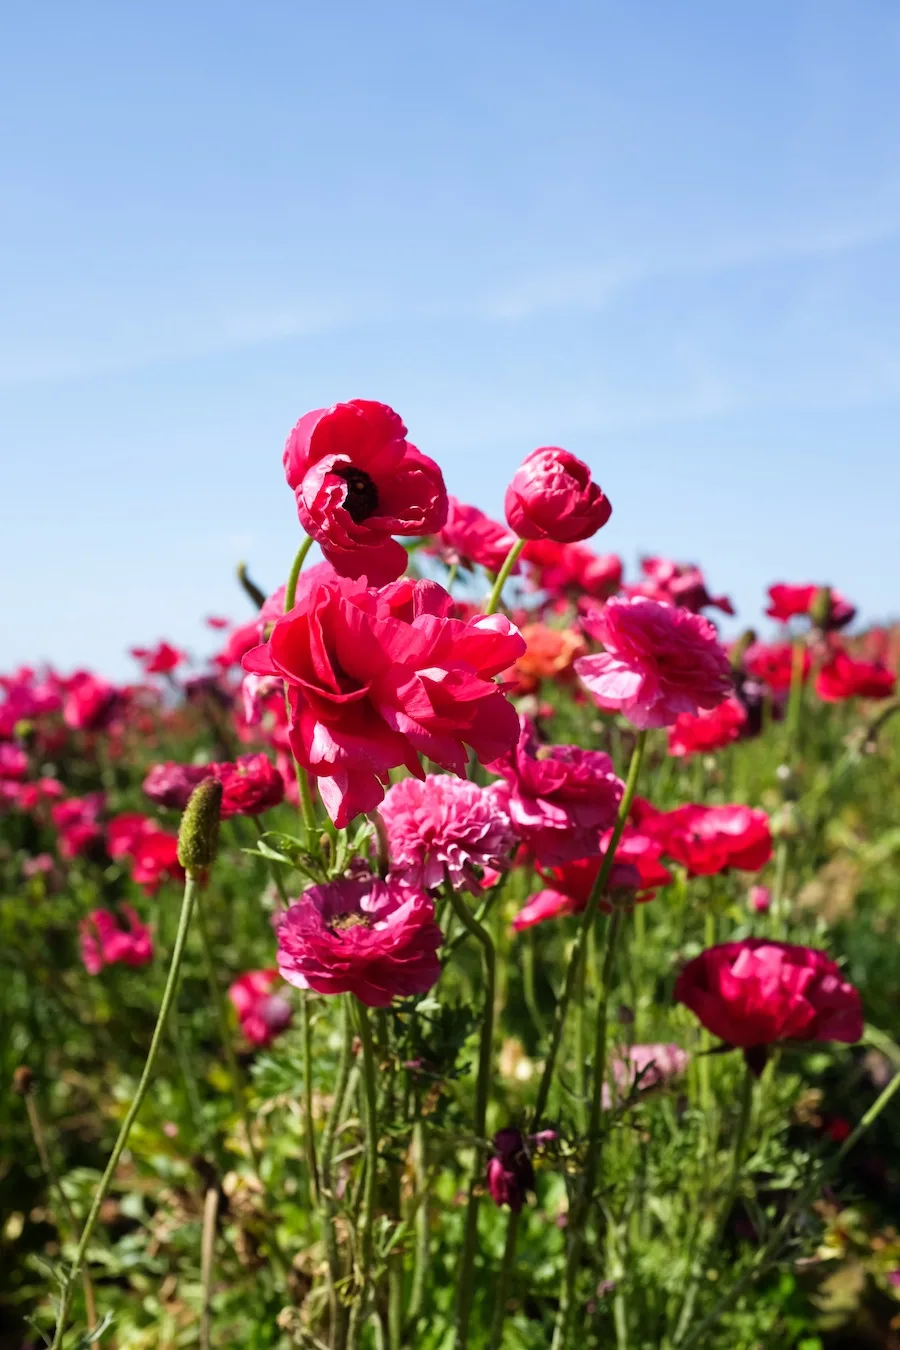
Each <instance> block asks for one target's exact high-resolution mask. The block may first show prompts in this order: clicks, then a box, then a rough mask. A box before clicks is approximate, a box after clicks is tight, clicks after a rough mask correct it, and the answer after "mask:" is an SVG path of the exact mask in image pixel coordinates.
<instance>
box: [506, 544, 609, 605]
mask: <svg viewBox="0 0 900 1350" xmlns="http://www.w3.org/2000/svg"><path fill="white" fill-rule="evenodd" d="M522 557H523V558H524V560H525V562H526V563H527V564H529V567H530V569H531V572H532V585H533V586H534V587H535V588H536V589H538V590H541V591H548V592H549V593H550V595H552V596H553V597H554V598H556V599H560V600H568V599H569V598H570V597H571V596H572V595H576V596H577V597H578V598H579V599H582V598H590V599H594V600H608V599H609V597H610V596H611V595H615V593H616V591H617V590H618V589H619V587H620V586H621V584H622V559H621V558H619V557H617V556H616V554H615V553H601V554H597V553H592V552H591V550H590V549H589V548H584V547H583V545H581V544H557V543H556V542H555V541H554V540H553V539H530V540H529V541H528V543H527V544H526V545H525V548H524V550H523V552H522Z"/></svg>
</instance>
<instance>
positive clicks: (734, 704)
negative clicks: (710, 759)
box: [669, 695, 747, 758]
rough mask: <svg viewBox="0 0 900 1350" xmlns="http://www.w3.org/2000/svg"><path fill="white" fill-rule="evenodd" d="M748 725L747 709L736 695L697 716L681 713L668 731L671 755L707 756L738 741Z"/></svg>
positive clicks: (687, 756)
mask: <svg viewBox="0 0 900 1350" xmlns="http://www.w3.org/2000/svg"><path fill="white" fill-rule="evenodd" d="M746 725H747V710H746V708H745V707H744V705H743V703H741V701H740V699H739V698H737V697H736V696H735V695H732V696H731V697H730V698H726V699H725V700H724V702H722V703H720V704H719V706H718V707H717V708H710V709H709V711H708V712H701V713H698V714H697V715H696V716H694V715H693V714H691V713H680V714H679V715H678V717H676V719H675V721H674V723H673V725H672V726H671V727H670V728H669V754H670V755H677V756H679V757H682V758H689V757H690V756H691V755H708V754H710V753H711V752H712V751H714V750H721V749H722V748H723V747H724V746H726V745H731V744H732V742H733V741H736V740H738V739H739V737H740V736H741V733H742V732H743V730H744V728H745V727H746Z"/></svg>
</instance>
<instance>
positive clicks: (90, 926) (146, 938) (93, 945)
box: [81, 905, 153, 975]
mask: <svg viewBox="0 0 900 1350" xmlns="http://www.w3.org/2000/svg"><path fill="white" fill-rule="evenodd" d="M121 914H122V915H124V917H125V918H126V919H127V921H128V926H127V927H124V928H123V927H120V925H119V921H118V918H117V916H116V915H114V914H110V912H109V910H106V909H95V910H93V911H92V913H90V914H89V915H88V916H87V918H86V919H82V921H81V959H82V961H83V962H84V965H85V969H86V970H87V973H88V974H89V975H99V973H100V971H101V970H102V969H103V967H104V966H112V965H116V964H117V963H121V964H122V965H125V966H145V965H146V964H147V963H148V961H152V960H153V939H152V937H151V936H150V930H149V928H147V927H146V926H145V925H144V924H142V923H141V921H140V919H139V918H138V916H137V914H136V913H135V911H134V909H133V908H132V907H131V905H122V906H121Z"/></svg>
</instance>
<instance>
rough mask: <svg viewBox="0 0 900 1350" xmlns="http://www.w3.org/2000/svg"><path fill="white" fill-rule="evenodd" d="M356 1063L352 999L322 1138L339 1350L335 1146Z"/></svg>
mask: <svg viewBox="0 0 900 1350" xmlns="http://www.w3.org/2000/svg"><path fill="white" fill-rule="evenodd" d="M352 1059H353V1009H352V1006H351V1003H350V995H349V994H346V995H345V996H344V997H343V998H342V999H341V1052H340V1057H339V1059H338V1070H337V1079H336V1081H335V1084H334V1096H333V1098H332V1102H331V1109H330V1111H329V1112H328V1119H327V1120H326V1122H325V1131H324V1133H323V1135H322V1165H321V1177H322V1204H323V1206H324V1209H325V1248H326V1252H327V1255H328V1297H329V1301H330V1303H331V1319H332V1345H333V1346H334V1348H335V1350H340V1348H341V1347H342V1346H343V1344H344V1339H345V1337H346V1324H347V1310H346V1307H345V1306H344V1304H343V1303H342V1302H341V1301H340V1299H339V1298H338V1294H337V1285H338V1282H339V1280H340V1278H341V1273H342V1272H341V1256H340V1250H339V1248H338V1240H337V1229H336V1227H335V1204H334V1173H333V1159H334V1143H335V1140H336V1138H337V1131H338V1125H339V1123H340V1118H341V1108H342V1106H343V1103H344V1095H345V1093H346V1091H347V1080H348V1079H349V1077H350V1064H351V1061H352Z"/></svg>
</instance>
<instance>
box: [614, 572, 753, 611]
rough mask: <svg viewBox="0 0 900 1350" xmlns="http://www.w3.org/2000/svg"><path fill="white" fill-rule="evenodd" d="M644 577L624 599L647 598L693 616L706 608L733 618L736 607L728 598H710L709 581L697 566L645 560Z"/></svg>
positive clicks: (720, 596)
mask: <svg viewBox="0 0 900 1350" xmlns="http://www.w3.org/2000/svg"><path fill="white" fill-rule="evenodd" d="M641 572H642V573H643V577H642V578H641V580H640V581H639V582H636V583H635V584H634V585H632V586H626V587H624V593H625V595H629V596H630V595H645V596H647V598H648V599H650V600H663V601H666V602H668V603H669V604H671V605H680V606H681V607H682V609H689V610H690V611H691V612H692V613H693V614H699V613H700V611H701V610H703V609H707V608H715V609H720V610H722V612H723V613H724V614H733V613H734V606H733V605H732V603H731V601H730V600H729V599H728V596H727V595H710V593H709V591H708V589H707V586H706V579H705V578H704V576H703V573H702V572H701V571H700V568H699V567H697V566H696V565H695V564H694V563H675V562H670V561H669V560H668V558H642V559H641Z"/></svg>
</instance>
